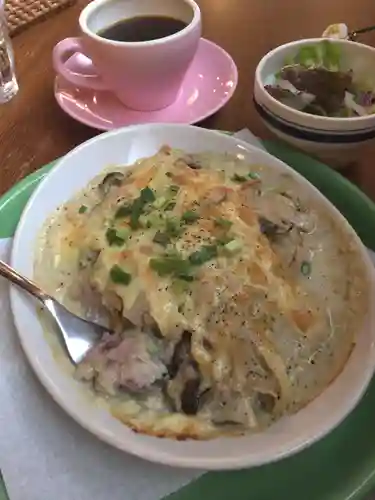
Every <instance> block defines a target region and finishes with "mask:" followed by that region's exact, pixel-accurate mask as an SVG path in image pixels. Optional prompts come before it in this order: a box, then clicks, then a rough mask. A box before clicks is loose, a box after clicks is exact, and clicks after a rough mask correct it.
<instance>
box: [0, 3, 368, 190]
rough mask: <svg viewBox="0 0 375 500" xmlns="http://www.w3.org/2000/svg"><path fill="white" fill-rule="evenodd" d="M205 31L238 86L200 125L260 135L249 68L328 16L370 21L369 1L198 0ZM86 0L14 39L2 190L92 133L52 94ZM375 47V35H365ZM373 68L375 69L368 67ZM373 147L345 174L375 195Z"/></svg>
mask: <svg viewBox="0 0 375 500" xmlns="http://www.w3.org/2000/svg"><path fill="white" fill-rule="evenodd" d="M197 1H198V3H199V5H200V7H201V9H202V16H203V35H204V36H205V37H206V38H209V39H211V40H213V41H214V42H216V43H218V44H220V45H221V46H222V47H224V49H225V50H227V51H228V52H229V53H230V54H231V55H232V56H233V58H234V60H235V62H236V64H237V65H238V69H239V85H238V89H237V91H236V93H235V96H234V97H233V99H232V100H231V102H230V103H229V104H228V105H227V106H226V107H225V108H224V109H223V110H222V111H221V112H219V113H218V114H217V115H216V116H214V117H212V118H210V119H209V120H207V121H206V122H205V123H204V124H203V125H204V126H206V127H212V128H220V129H226V130H238V129H240V128H243V127H249V128H250V129H251V130H252V131H253V132H254V133H256V134H258V135H259V136H261V137H266V136H267V132H266V131H265V129H264V128H263V126H262V125H261V123H260V120H259V119H258V117H257V114H256V113H255V110H254V108H253V105H252V86H253V76H254V70H255V67H256V65H257V63H258V61H259V59H260V58H261V57H262V56H263V55H264V54H265V53H266V52H268V51H269V50H270V49H272V48H274V47H276V46H277V45H280V44H282V43H284V42H287V41H291V40H294V39H299V38H305V37H314V36H318V35H320V34H321V33H322V31H323V30H324V29H325V27H326V26H327V25H329V24H331V23H334V22H346V23H347V24H348V25H349V27H350V28H351V29H356V28H359V27H364V26H368V25H369V24H375V2H374V0H356V1H350V2H349V1H348V2H343V1H342V0H329V1H328V0H314V1H309V2H307V1H301V0H197ZM86 3H87V0H78V2H77V4H76V5H75V6H74V7H71V8H69V9H67V10H66V11H64V12H61V13H59V14H57V15H56V16H55V17H53V18H51V19H48V20H46V21H44V22H43V23H41V24H38V25H36V26H34V27H31V28H29V29H27V30H26V31H25V32H23V33H21V34H20V35H18V36H16V37H15V39H14V40H13V43H14V48H15V56H16V65H17V75H18V78H19V83H20V91H19V94H18V95H17V96H16V98H15V99H13V101H11V102H10V103H8V104H6V105H2V106H0V194H1V193H3V192H4V191H6V190H7V189H9V188H10V187H11V186H12V185H13V184H14V183H15V182H17V181H18V180H20V179H21V178H22V177H24V176H25V175H27V174H29V173H31V172H33V171H34V170H36V169H38V168H39V167H40V166H41V165H43V164H45V163H47V162H50V161H51V160H53V159H55V158H56V157H58V156H61V155H63V154H64V153H66V152H67V151H69V150H70V149H72V148H73V147H74V146H76V145H77V144H79V143H81V142H82V141H84V140H86V139H88V138H90V137H92V136H93V135H95V134H96V133H97V132H95V131H94V130H92V129H90V128H87V127H86V126H84V125H81V124H79V123H76V122H75V121H74V120H72V119H71V118H69V117H68V116H66V115H65V114H64V113H63V112H62V111H61V110H60V108H58V106H57V104H56V103H55V100H54V97H53V82H54V73H53V70H52V65H51V51H52V48H53V46H54V45H55V44H56V43H57V42H58V41H59V40H61V39H62V38H65V37H67V36H74V35H75V34H77V33H78V26H77V24H78V23H77V18H78V13H79V12H80V10H81V9H82V8H83V6H84V5H85V4H86ZM365 40H366V42H367V43H369V44H372V45H375V34H374V35H373V34H369V35H366V38H365ZM372 70H373V71H375V68H372ZM374 157H375V145H374V146H373V147H371V148H370V149H369V150H367V151H362V152H361V157H360V158H359V164H358V166H357V167H356V169H355V171H354V172H351V174H350V176H351V178H353V179H354V181H355V182H357V183H358V184H359V185H360V186H361V187H362V188H363V189H364V190H365V191H366V192H367V193H368V194H369V195H370V196H371V197H372V198H373V199H375V165H373V163H375V160H373V158H374Z"/></svg>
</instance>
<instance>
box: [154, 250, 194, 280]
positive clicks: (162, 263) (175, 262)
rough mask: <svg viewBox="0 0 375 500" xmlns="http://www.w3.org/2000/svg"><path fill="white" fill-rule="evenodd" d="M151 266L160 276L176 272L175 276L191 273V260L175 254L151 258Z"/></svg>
mask: <svg viewBox="0 0 375 500" xmlns="http://www.w3.org/2000/svg"><path fill="white" fill-rule="evenodd" d="M149 265H150V267H151V269H153V270H154V271H156V272H157V273H158V275H159V276H167V275H168V274H174V275H175V276H188V275H190V271H191V265H190V263H189V261H187V260H185V259H183V258H181V257H178V256H174V255H166V256H164V257H160V258H155V259H150V264H149Z"/></svg>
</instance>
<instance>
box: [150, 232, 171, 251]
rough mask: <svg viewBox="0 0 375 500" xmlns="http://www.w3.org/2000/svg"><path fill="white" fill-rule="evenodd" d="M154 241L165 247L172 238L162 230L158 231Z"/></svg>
mask: <svg viewBox="0 0 375 500" xmlns="http://www.w3.org/2000/svg"><path fill="white" fill-rule="evenodd" d="M152 241H153V242H154V243H158V244H159V245H161V246H163V247H166V246H167V245H168V243H170V241H171V238H170V236H169V235H168V234H166V233H162V232H161V231H157V232H156V233H155V236H154V238H153V240H152Z"/></svg>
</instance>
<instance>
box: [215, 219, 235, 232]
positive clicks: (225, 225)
mask: <svg viewBox="0 0 375 500" xmlns="http://www.w3.org/2000/svg"><path fill="white" fill-rule="evenodd" d="M232 224H233V222H231V221H230V220H228V219H223V217H216V219H215V225H216V226H218V227H222V228H223V229H229V228H230V227H231V226H232Z"/></svg>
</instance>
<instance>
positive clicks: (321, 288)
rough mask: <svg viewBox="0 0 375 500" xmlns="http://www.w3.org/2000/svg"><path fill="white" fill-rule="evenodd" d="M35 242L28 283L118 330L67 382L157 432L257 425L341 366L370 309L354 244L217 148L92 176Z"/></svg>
mask: <svg viewBox="0 0 375 500" xmlns="http://www.w3.org/2000/svg"><path fill="white" fill-rule="evenodd" d="M297 193H298V195H297ZM39 247H40V248H41V250H40V252H39V253H38V255H37V259H36V265H35V277H36V280H37V281H38V282H39V284H40V285H41V286H43V287H44V288H45V289H46V290H47V291H48V292H50V293H52V294H53V295H55V296H56V297H57V298H58V299H60V300H61V301H63V302H64V303H65V304H66V305H67V306H68V307H69V308H70V309H72V310H73V311H75V312H77V313H80V314H85V315H87V316H89V317H93V318H96V317H97V316H98V315H99V316H106V317H107V318H108V320H109V321H110V322H111V324H112V326H113V327H114V328H115V329H116V331H117V332H118V335H120V337H119V338H118V343H117V344H116V345H115V346H112V347H111V346H110V347H108V345H107V344H106V345H105V346H104V347H102V348H100V349H99V350H97V352H96V353H94V354H95V356H96V357H95V356H94V355H93V356H92V358H91V360H88V363H87V364H86V366H83V368H82V367H81V373H80V374H79V376H80V377H81V378H83V379H86V380H94V386H95V387H96V388H97V389H98V390H102V391H104V392H107V393H108V394H110V395H111V405H112V411H113V413H114V414H115V415H116V416H117V417H118V418H120V419H121V420H123V421H124V422H125V423H126V424H128V425H130V426H131V427H133V428H134V429H136V430H138V431H142V432H147V433H151V434H155V435H160V436H169V437H180V438H181V437H192V438H208V437H214V436H217V435H220V434H225V433H227V432H230V433H238V432H245V431H249V430H259V429H261V428H263V427H264V426H267V425H270V423H272V422H273V421H274V420H275V419H277V418H280V417H281V416H282V415H284V414H287V413H291V412H295V411H297V410H298V409H299V408H301V407H302V406H304V405H306V404H307V403H308V402H309V401H310V400H311V399H313V398H315V397H316V396H317V395H318V394H319V393H320V392H321V391H322V390H324V388H325V387H327V385H328V384H329V383H330V382H331V381H332V380H333V379H334V378H335V377H336V376H337V375H338V373H339V372H340V371H341V370H342V368H343V366H344V364H345V363H346V361H347V359H348V357H349V355H350V352H351V349H352V346H353V343H354V342H355V337H354V332H355V331H356V330H357V329H358V324H359V321H360V318H362V317H363V316H364V314H365V313H366V308H367V307H368V301H367V294H368V292H367V286H368V285H367V281H366V279H365V274H364V267H363V264H362V262H361V260H360V258H359V256H358V252H357V249H356V246H355V244H354V243H353V242H352V241H351V239H350V238H349V237H348V236H347V234H346V233H345V232H344V231H343V230H342V229H340V228H338V227H337V226H336V225H335V223H334V221H333V220H332V219H331V216H330V215H328V214H326V213H324V212H322V211H320V210H319V208H318V207H316V206H315V204H314V203H313V202H312V201H311V200H309V199H308V196H306V197H305V199H304V198H303V193H301V187H300V186H299V185H298V183H296V181H294V179H293V178H292V177H290V176H289V175H285V174H281V175H280V174H279V173H275V172H274V171H272V170H270V169H267V168H266V167H264V168H263V167H261V166H253V165H252V166H250V165H248V164H246V163H245V162H244V161H243V160H241V159H240V158H234V157H232V156H229V155H216V154H211V153H208V154H202V155H195V156H194V157H193V156H188V155H186V154H185V153H183V152H181V151H177V150H171V149H170V148H168V147H165V148H162V150H161V151H160V152H159V153H157V154H156V155H155V156H153V157H151V158H147V159H144V160H141V161H139V162H137V164H136V165H134V166H133V167H132V168H124V169H122V168H116V169H115V170H114V171H112V172H111V173H110V174H108V172H105V173H104V174H103V175H101V176H100V177H99V178H97V179H94V181H93V182H92V183H91V184H90V186H88V188H87V189H85V190H84V192H83V193H81V194H80V195H78V196H77V197H76V198H75V199H74V200H71V201H70V202H68V203H67V204H66V205H65V206H63V207H61V208H60V209H59V210H58V211H57V213H56V214H54V215H53V216H52V217H51V218H50V219H49V220H48V222H47V223H46V226H45V228H44V230H43V233H42V235H41V240H40V242H39ZM349 277H350V283H349ZM124 319H127V320H130V321H131V322H132V323H133V324H134V325H135V326H136V327H137V328H140V329H142V330H143V331H145V332H147V339H146V337H145V338H144V337H143V336H144V335H146V334H144V333H142V334H140V333H139V334H137V333H136V332H135V333H134V331H132V333H131V335H130V334H127V333H126V332H124V331H123V330H124ZM155 332H156V333H157V335H156V336H155ZM156 337H157V338H156ZM150 339H151V341H150ZM152 339H153V340H152ZM112 343H113V339H112ZM135 344H136V345H137V347H136V349H137V351H136V354H135V353H134V352H135V351H134V352H133V354H132V355H131V356H132V357H131V356H130V358H129V349H130V346H131V345H135ZM142 349H143V351H142ZM108 353H110V354H108ZM127 356H128V357H127ZM135 357H136V358H137V360H138V362H137V363H136V364H131V363H130V365H129V360H131V359H133V360H134V359H135ZM121 363H122V364H121ZM125 365H126V366H127V369H126V370H125V369H124V366H125ZM140 371H142V373H141V374H140ZM95 377H96V378H95ZM95 384H96V385H95ZM109 386H110V390H109V389H108V387H109ZM137 391H138V392H137Z"/></svg>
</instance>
